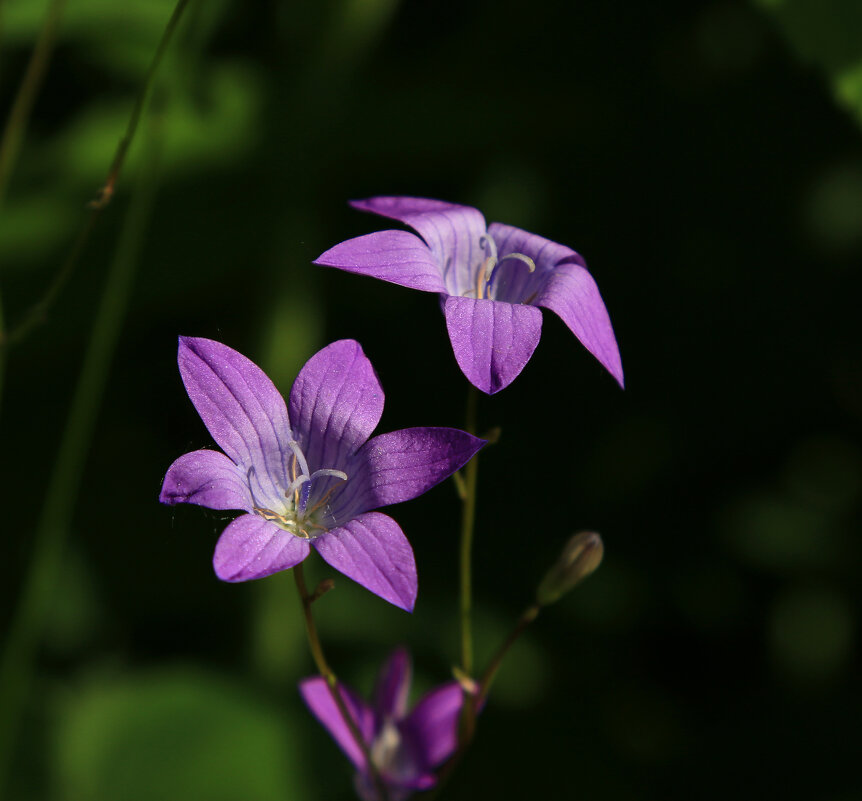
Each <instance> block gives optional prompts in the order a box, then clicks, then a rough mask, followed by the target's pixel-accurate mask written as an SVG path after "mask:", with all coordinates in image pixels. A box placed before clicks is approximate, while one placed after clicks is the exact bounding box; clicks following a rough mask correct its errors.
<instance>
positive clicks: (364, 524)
mask: <svg viewBox="0 0 862 801" xmlns="http://www.w3.org/2000/svg"><path fill="white" fill-rule="evenodd" d="M311 543H312V545H314V547H315V548H316V549H317V552H318V553H319V554H320V555H321V556H322V557H323V558H324V560H326V561H327V562H328V563H329V564H330V565H332V567H334V568H335V569H336V570H339V571H341V572H342V573H344V575H345V576H347V577H348V578H352V579H353V580H354V581H355V582H356V583H357V584H361V585H362V586H363V587H365V588H366V589H367V590H371V592H373V593H374V594H375V595H379V596H380V597H381V598H383V599H384V600H386V601H389V603H391V604H394V605H395V606H398V607H400V608H401V609H406V610H407V611H408V612H412V611H413V605H414V604H415V602H416V589H417V581H416V561H415V559H414V558H413V548H411V547H410V543H409V542H408V541H407V537H405V536H404V532H403V531H401V528H400V527H399V525H398V524H397V523H396V522H395V521H394V520H393V519H392V518H391V517H387V516H386V515H384V514H381V513H380V512H367V513H366V514H363V515H359V517H357V518H356V519H354V520H351V521H349V522H348V523H345V524H344V525H342V526H340V527H339V528H335V529H333V530H332V531H329V532H327V533H326V534H322V535H321V536H319V537H318V538H317V539H314V540H312V541H311Z"/></svg>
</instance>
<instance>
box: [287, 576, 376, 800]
mask: <svg viewBox="0 0 862 801" xmlns="http://www.w3.org/2000/svg"><path fill="white" fill-rule="evenodd" d="M293 577H294V579H295V581H296V589H297V592H298V593H299V600H300V602H301V603H302V613H303V618H304V620H305V632H306V634H307V635H308V646H309V648H310V649H311V656H312V658H313V659H314V664H315V665H316V666H317V670H318V671H319V672H320V675H321V676H323V678H324V679H325V680H326V686H327V687H328V688H329V693H330V695H331V696H332V700H333V701H334V702H335V705H336V706H337V707H338V712H339V714H340V715H341V719H342V720H343V721H344V724H345V725H346V726H347V728H348V730H349V731H350V735H351V736H352V737H353V740H354V741H355V743H356V745H357V746H359V750H360V751H361V752H362V756H363V757H364V758H365V764H366V765H367V766H368V772H369V775H370V776H371V780H372V782H373V784H374V786H375V787H376V788H377V792H378V793H379V795H380V799H381V801H387V793H386V785H385V784H384V782H383V780H382V779H381V778H380V773H379V772H378V770H377V766H376V765H375V764H374V760H373V759H372V758H371V752H370V750H369V748H368V743H367V742H365V738H364V737H363V736H362V732H360V731H359V727H358V726H357V725H356V721H355V720H354V719H353V716H352V715H351V714H350V712H349V711H348V709H347V705H346V704H345V703H344V699H343V698H342V697H341V693H340V692H339V691H338V677H337V676H336V675H335V671H334V670H333V669H332V668H331V667H330V666H329V662H327V661H326V656H325V655H324V653H323V645H322V644H321V642H320V637H319V636H318V634H317V626H316V625H315V624H314V615H313V614H312V611H311V605H312V604H313V603H314V601H315V600H316V598H315V595H311V594H309V592H308V587H307V586H306V584H305V575H304V573H303V570H302V564H298V565H297V566H296V567H295V568H294V569H293ZM315 594H316V593H315Z"/></svg>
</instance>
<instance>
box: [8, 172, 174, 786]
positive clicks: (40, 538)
mask: <svg viewBox="0 0 862 801" xmlns="http://www.w3.org/2000/svg"><path fill="white" fill-rule="evenodd" d="M156 179H157V170H156V169H155V166H154V164H149V165H147V167H146V168H145V169H143V170H142V173H141V176H140V179H139V182H138V184H137V186H136V188H135V192H134V193H133V196H132V198H131V201H130V206H129V211H128V214H127V216H126V219H125V222H124V225H123V228H122V231H121V233H120V237H119V240H118V243H117V250H116V252H115V255H114V259H113V261H112V263H111V266H110V268H109V271H108V277H107V282H106V284H105V289H104V291H103V293H102V297H101V301H100V305H99V309H98V312H97V315H96V319H95V322H94V324H93V330H92V333H91V335H90V341H89V344H88V346H87V351H86V353H85V356H84V363H83V366H82V368H81V373H80V376H79V378H78V384H77V386H76V388H75V393H74V395H73V398H72V405H71V409H70V411H69V417H68V420H67V422H66V428H65V430H64V432H63V437H62V440H61V442H60V447H59V451H58V453H57V460H56V462H55V464H54V469H53V472H52V474H51V476H50V479H49V482H48V489H47V492H46V494H45V498H44V501H43V503H42V505H41V509H42V512H41V515H40V517H39V521H38V525H37V528H36V533H35V537H34V544H33V556H32V562H31V564H30V568H29V571H28V572H27V574H26V576H25V579H24V586H23V588H22V592H21V596H20V598H19V601H18V606H17V608H16V610H15V614H14V616H13V619H12V626H11V629H10V633H9V636H8V639H7V642H6V649H5V651H4V653H3V657H2V662H0V792H2V789H3V788H4V786H5V780H6V777H7V776H6V774H7V770H8V767H9V763H10V759H11V757H12V750H13V748H14V744H15V741H16V737H15V734H16V730H17V728H18V722H19V718H20V716H21V713H22V711H23V708H24V705H25V702H26V699H27V696H28V694H29V693H28V691H29V685H30V681H31V676H32V666H33V662H34V659H35V654H36V648H37V646H38V643H39V640H40V638H41V635H42V631H43V629H44V626H45V618H46V617H47V615H48V612H49V610H50V608H51V603H52V601H53V600H54V591H55V589H56V585H57V582H58V580H59V578H60V575H61V565H62V558H63V552H64V548H65V544H66V539H67V537H68V533H69V530H68V521H69V520H70V519H71V518H72V516H73V510H74V505H75V498H76V496H77V494H78V489H79V486H80V482H81V477H82V476H83V473H84V470H83V468H84V463H85V460H86V456H87V451H88V444H89V442H90V440H91V439H92V434H93V430H94V427H95V424H96V420H97V419H98V415H99V408H100V405H101V401H102V396H103V394H104V389H105V384H106V382H107V378H108V372H109V369H110V365H111V360H112V358H113V355H114V351H115V350H116V344H117V339H118V334H119V331H120V328H121V324H122V320H123V317H124V315H125V311H126V308H127V306H128V300H129V296H130V293H131V287H132V279H133V276H134V271H135V267H136V266H137V257H138V254H139V251H140V248H141V245H142V242H143V237H144V232H145V229H146V226H147V222H148V220H149V217H150V212H151V210H152V207H153V202H154V198H155V191H156Z"/></svg>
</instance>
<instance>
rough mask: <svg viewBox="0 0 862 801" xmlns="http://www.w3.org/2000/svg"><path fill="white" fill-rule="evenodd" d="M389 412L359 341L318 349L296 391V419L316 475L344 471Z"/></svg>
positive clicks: (292, 401) (296, 433) (293, 412)
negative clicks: (384, 410)
mask: <svg viewBox="0 0 862 801" xmlns="http://www.w3.org/2000/svg"><path fill="white" fill-rule="evenodd" d="M382 413H383V388H382V387H381V386H380V382H379V381H378V380H377V376H376V375H375V373H374V368H373V367H372V366H371V362H370V361H368V358H367V357H366V355H365V354H364V353H363V352H362V348H361V347H360V345H359V343H358V342H355V341H354V340H352V339H342V340H339V341H338V342H333V343H332V344H331V345H327V346H326V347H325V348H323V350H321V351H318V352H317V353H316V354H315V355H314V356H312V357H311V358H310V359H309V360H308V361H307V362H306V364H305V367H303V368H302V370H300V372H299V375H298V376H297V377H296V381H294V382H293V388H292V389H291V391H290V419H291V420H292V421H293V426H294V428H293V431H294V436H296V438H297V439H298V440H299V442H300V445H301V446H302V449H303V451H304V452H305V458H306V459H307V460H308V464H309V467H310V469H311V470H312V471H314V470H319V469H321V468H331V469H336V470H342V469H344V467H345V466H346V465H347V462H348V459H349V458H350V456H352V455H353V454H354V453H355V452H356V450H357V449H358V448H359V447H360V446H361V445H362V444H363V443H364V442H365V441H366V440H367V439H368V437H370V436H371V432H372V431H374V429H375V428H376V427H377V423H379V422H380V415H381V414H382Z"/></svg>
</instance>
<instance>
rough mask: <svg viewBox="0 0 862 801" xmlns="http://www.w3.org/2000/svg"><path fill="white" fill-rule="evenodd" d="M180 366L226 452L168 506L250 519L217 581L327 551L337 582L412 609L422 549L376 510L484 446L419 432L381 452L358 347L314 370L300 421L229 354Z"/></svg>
mask: <svg viewBox="0 0 862 801" xmlns="http://www.w3.org/2000/svg"><path fill="white" fill-rule="evenodd" d="M178 361H179V367H180V374H181V375H182V379H183V383H184V384H185V387H186V391H187V392H188V393H189V398H191V401H192V403H193V404H194V405H195V408H196V409H197V410H198V414H200V416H201V419H202V420H203V422H204V425H206V427H207V428H208V429H209V432H210V434H212V436H213V439H215V441H216V442H217V443H218V445H219V446H220V447H221V448H222V450H223V451H224V453H219V452H218V451H210V450H201V451H193V452H192V453H187V454H185V455H184V456H181V457H180V458H179V459H177V460H176V461H175V462H174V463H173V464H172V465H171V467H170V468H169V470H168V473H167V475H166V476H165V481H164V485H163V486H162V492H161V495H160V497H159V500H161V501H162V503H168V504H175V503H195V504H198V505H200V506H208V507H209V508H210V509H241V510H242V511H244V512H247V514H244V515H241V516H240V517H238V518H236V519H235V520H233V521H232V522H231V523H230V524H229V525H228V527H227V528H226V529H225V530H224V532H223V533H222V535H221V538H220V539H219V541H218V544H217V545H216V549H215V555H214V557H213V566H214V567H215V572H216V575H217V576H218V577H219V578H220V579H222V580H224V581H246V580H247V579H255V578H261V577H262V576H268V575H270V574H271V573H275V572H277V571H279V570H287V569H288V568H291V567H293V566H294V565H296V564H298V563H299V562H301V561H302V560H303V559H305V557H306V556H308V554H309V552H310V549H311V546H314V548H315V549H316V550H317V552H318V553H319V554H320V555H321V556H322V557H323V558H324V559H325V560H326V561H327V562H328V563H329V564H330V565H332V567H334V568H335V569H336V570H340V571H341V572H342V573H344V574H345V575H346V576H349V577H350V578H352V579H353V580H354V581H356V582H358V583H359V584H361V585H362V586H364V587H366V588H368V589H369V590H371V592H374V593H376V594H377V595H379V596H380V597H381V598H385V599H386V600H387V601H390V602H391V603H393V604H395V605H396V606H400V607H401V608H402V609H407V610H408V611H409V610H412V609H413V604H414V602H415V600H416V564H415V562H414V559H413V550H412V548H411V547H410V543H409V542H408V541H407V538H406V537H405V536H404V534H403V532H402V531H401V529H400V528H399V526H398V524H397V523H396V522H395V521H394V520H393V519H392V518H391V517H387V516H386V515H384V514H381V513H380V512H374V511H371V510H373V509H377V508H378V507H381V506H388V505H389V504H391V503H400V502H401V501H407V500H410V499H411V498H415V497H416V496H417V495H421V494H422V493H423V492H425V491H426V490H428V489H430V488H431V487H433V486H434V485H435V484H437V483H438V482H440V481H442V480H443V479H445V478H447V477H448V476H450V475H451V474H452V473H454V472H455V470H457V469H458V468H460V467H461V466H463V465H464V464H465V463H466V462H467V461H469V459H470V457H471V456H473V454H474V453H476V451H478V450H479V448H481V447H482V445H483V444H484V441H483V440H480V439H477V438H476V437H473V436H471V435H470V434H466V433H464V432H463V431H458V430H456V429H452V428H406V429H403V430H401V431H393V432H392V433H390V434H381V435H380V436H377V437H374V438H373V439H370V440H369V439H368V438H369V436H370V435H371V432H372V431H373V430H374V428H375V427H376V426H377V423H378V422H379V420H380V415H381V413H382V412H383V390H382V388H381V387H380V383H379V381H378V380H377V376H376V375H375V374H374V369H373V368H372V366H371V362H369V361H368V358H367V357H366V356H365V354H364V353H363V352H362V348H361V347H360V346H359V343H358V342H354V341H353V340H351V339H343V340H340V341H339V342H333V343H332V344H331V345H328V346H327V347H325V348H324V349H323V350H321V351H320V352H318V353H317V354H315V355H314V356H312V357H311V359H309V360H308V362H307V363H306V365H305V366H304V367H303V368H302V370H301V371H300V373H299V375H298V376H297V379H296V381H294V384H293V388H292V389H291V391H290V400H289V408H288V406H285V403H284V399H283V398H282V397H281V395H280V394H279V392H278V390H277V389H276V388H275V385H274V384H273V383H272V381H270V380H269V378H267V376H266V375H265V374H264V372H263V371H262V370H261V369H260V368H259V367H258V366H257V365H256V364H254V363H253V362H251V361H249V360H248V359H247V358H246V357H245V356H243V355H242V354H240V353H237V352H236V351H235V350H232V349H231V348H229V347H227V345H222V344H221V343H219V342H213V341H212V340H209V339H195V338H191V337H181V338H180V345H179V355H178ZM366 440H367V441H366ZM225 454H227V456H225Z"/></svg>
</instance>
